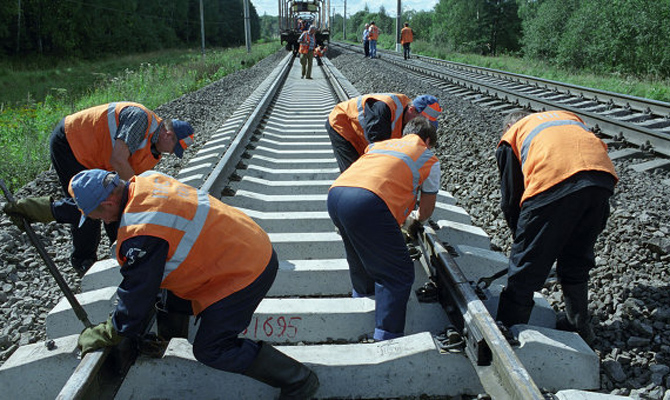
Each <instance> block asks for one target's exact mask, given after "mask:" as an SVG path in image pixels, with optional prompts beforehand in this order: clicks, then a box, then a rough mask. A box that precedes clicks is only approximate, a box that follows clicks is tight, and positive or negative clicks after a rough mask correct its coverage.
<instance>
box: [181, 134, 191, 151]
mask: <svg viewBox="0 0 670 400" xmlns="http://www.w3.org/2000/svg"><path fill="white" fill-rule="evenodd" d="M193 142H194V140H193V135H190V136H186V137H185V138H183V139H181V140H180V141H179V145H180V146H181V148H182V149H184V150H186V148H187V147H188V146H190V145H192V144H193Z"/></svg>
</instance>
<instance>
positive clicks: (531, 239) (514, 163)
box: [496, 111, 618, 344]
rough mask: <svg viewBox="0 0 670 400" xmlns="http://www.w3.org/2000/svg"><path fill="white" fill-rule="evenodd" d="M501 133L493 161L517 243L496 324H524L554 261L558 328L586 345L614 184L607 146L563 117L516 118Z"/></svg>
mask: <svg viewBox="0 0 670 400" xmlns="http://www.w3.org/2000/svg"><path fill="white" fill-rule="evenodd" d="M503 126H504V127H503V132H504V134H503V136H502V138H501V140H500V143H499V144H498V149H497V151H496V159H497V162H498V168H499V169H500V178H501V192H502V193H501V194H502V198H501V206H502V211H503V214H504V216H505V219H506V220H507V224H508V225H509V227H510V229H511V231H512V237H513V239H514V242H513V244H512V249H511V252H510V256H509V273H508V281H507V287H505V288H504V289H503V291H502V293H501V295H500V303H499V306H498V312H497V317H496V318H497V320H499V321H500V322H502V324H503V325H505V326H507V327H510V326H512V325H515V324H525V323H527V322H528V320H529V318H530V314H531V311H532V309H533V304H534V303H533V292H535V291H539V290H541V289H542V286H543V285H544V283H545V281H546V279H547V277H548V276H549V272H550V270H551V267H552V265H553V264H554V261H556V273H557V275H558V281H559V283H560V284H561V288H562V291H563V298H564V302H565V316H564V317H562V318H559V321H558V323H557V328H559V329H563V330H572V331H576V332H578V333H579V334H580V335H581V336H582V337H583V338H584V340H585V341H586V342H587V343H589V344H591V342H592V341H593V339H594V333H593V329H592V327H591V322H590V317H589V311H588V280H589V270H590V269H591V268H593V267H594V266H595V260H594V258H595V256H594V249H593V248H594V244H595V242H596V239H597V237H598V235H599V234H600V232H602V230H603V229H604V228H605V225H606V223H607V219H608V217H609V198H610V196H611V195H612V193H613V191H614V186H615V185H616V183H617V181H618V177H617V174H616V172H615V170H614V165H613V164H612V161H611V160H610V159H609V156H608V155H607V146H606V145H605V144H604V143H603V142H602V141H601V140H600V139H598V138H597V137H596V136H595V135H594V134H593V133H592V132H590V131H589V129H588V128H587V127H586V125H585V124H584V122H583V121H582V120H581V119H580V118H579V117H578V116H577V115H575V114H573V113H571V112H567V111H547V112H541V113H535V114H529V113H527V112H513V113H511V114H509V115H508V116H507V117H506V118H505V120H504V123H503Z"/></svg>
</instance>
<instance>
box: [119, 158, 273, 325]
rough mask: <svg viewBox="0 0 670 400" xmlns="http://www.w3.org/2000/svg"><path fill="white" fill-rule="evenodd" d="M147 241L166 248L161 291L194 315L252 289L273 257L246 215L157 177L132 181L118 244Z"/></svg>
mask: <svg viewBox="0 0 670 400" xmlns="http://www.w3.org/2000/svg"><path fill="white" fill-rule="evenodd" d="M145 235H146V236H155V237H158V238H161V239H164V240H166V241H167V242H168V244H169V246H170V247H169V251H168V257H167V260H165V271H164V272H163V280H162V282H161V288H164V289H168V290H170V291H172V292H173V293H174V294H176V295H177V296H179V297H181V298H183V299H187V300H191V303H192V306H193V312H194V313H195V314H198V313H200V312H201V311H202V310H204V309H205V308H207V307H208V306H210V305H211V304H213V303H215V302H217V301H219V300H221V299H223V298H225V297H226V296H229V295H231V294H232V293H234V292H237V291H239V290H241V289H243V288H245V287H247V286H248V285H249V284H251V283H252V282H253V281H254V280H255V279H256V278H258V276H260V274H261V273H262V272H263V271H264V270H265V267H266V266H267V263H268V262H269V261H270V257H271V256H272V244H271V243H270V239H269V237H268V235H267V233H265V232H264V231H263V229H261V228H260V227H259V226H258V225H257V224H256V223H255V222H254V221H253V220H252V219H251V218H249V217H248V216H247V215H245V214H244V213H242V212H241V211H239V210H237V209H235V208H233V207H230V206H228V205H226V204H224V203H222V202H220V201H219V200H217V199H215V198H214V197H212V196H210V195H208V194H207V193H205V192H201V191H198V190H197V189H195V188H193V187H191V186H188V185H185V184H183V183H181V182H179V181H178V180H176V179H174V178H171V177H169V176H167V175H163V174H161V173H159V172H156V171H147V172H144V173H143V174H141V175H139V176H134V177H132V178H131V179H130V185H129V191H128V203H127V204H126V207H125V209H124V210H123V215H122V216H121V221H120V227H119V231H118V243H123V242H124V241H125V240H127V239H129V238H132V237H135V236H145ZM120 248H121V245H118V246H117V254H116V257H117V259H118V262H119V264H121V265H123V264H124V262H125V261H126V260H125V257H124V256H123V255H121V254H119V249H120ZM128 267H129V268H132V266H128Z"/></svg>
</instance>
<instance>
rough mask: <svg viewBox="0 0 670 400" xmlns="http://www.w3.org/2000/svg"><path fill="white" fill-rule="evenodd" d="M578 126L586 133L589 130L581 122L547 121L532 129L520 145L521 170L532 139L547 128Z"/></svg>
mask: <svg viewBox="0 0 670 400" xmlns="http://www.w3.org/2000/svg"><path fill="white" fill-rule="evenodd" d="M569 125H572V126H579V127H581V128H582V129H584V130H586V131H588V130H589V128H587V127H586V125H584V124H583V123H582V122H579V121H565V120H562V121H549V122H545V123H543V124H540V125H538V126H536V127H535V129H533V130H532V131H531V132H530V133H529V134H528V136H526V138H525V139H524V140H523V144H522V145H521V168H523V165H524V163H525V162H526V158H528V149H529V148H530V145H531V142H532V141H533V139H534V138H535V137H536V136H537V135H539V134H540V132H542V131H543V130H545V129H548V128H554V127H557V126H569Z"/></svg>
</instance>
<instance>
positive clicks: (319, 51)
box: [314, 44, 328, 67]
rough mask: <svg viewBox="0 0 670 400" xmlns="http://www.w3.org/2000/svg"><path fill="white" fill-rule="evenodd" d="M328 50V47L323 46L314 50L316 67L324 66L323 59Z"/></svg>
mask: <svg viewBox="0 0 670 400" xmlns="http://www.w3.org/2000/svg"><path fill="white" fill-rule="evenodd" d="M327 49H328V47H326V46H324V45H322V44H321V45H318V46H316V48H315V49H314V58H316V65H318V66H319V67H320V66H322V65H323V61H321V57H323V56H324V55H326V50H327Z"/></svg>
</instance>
